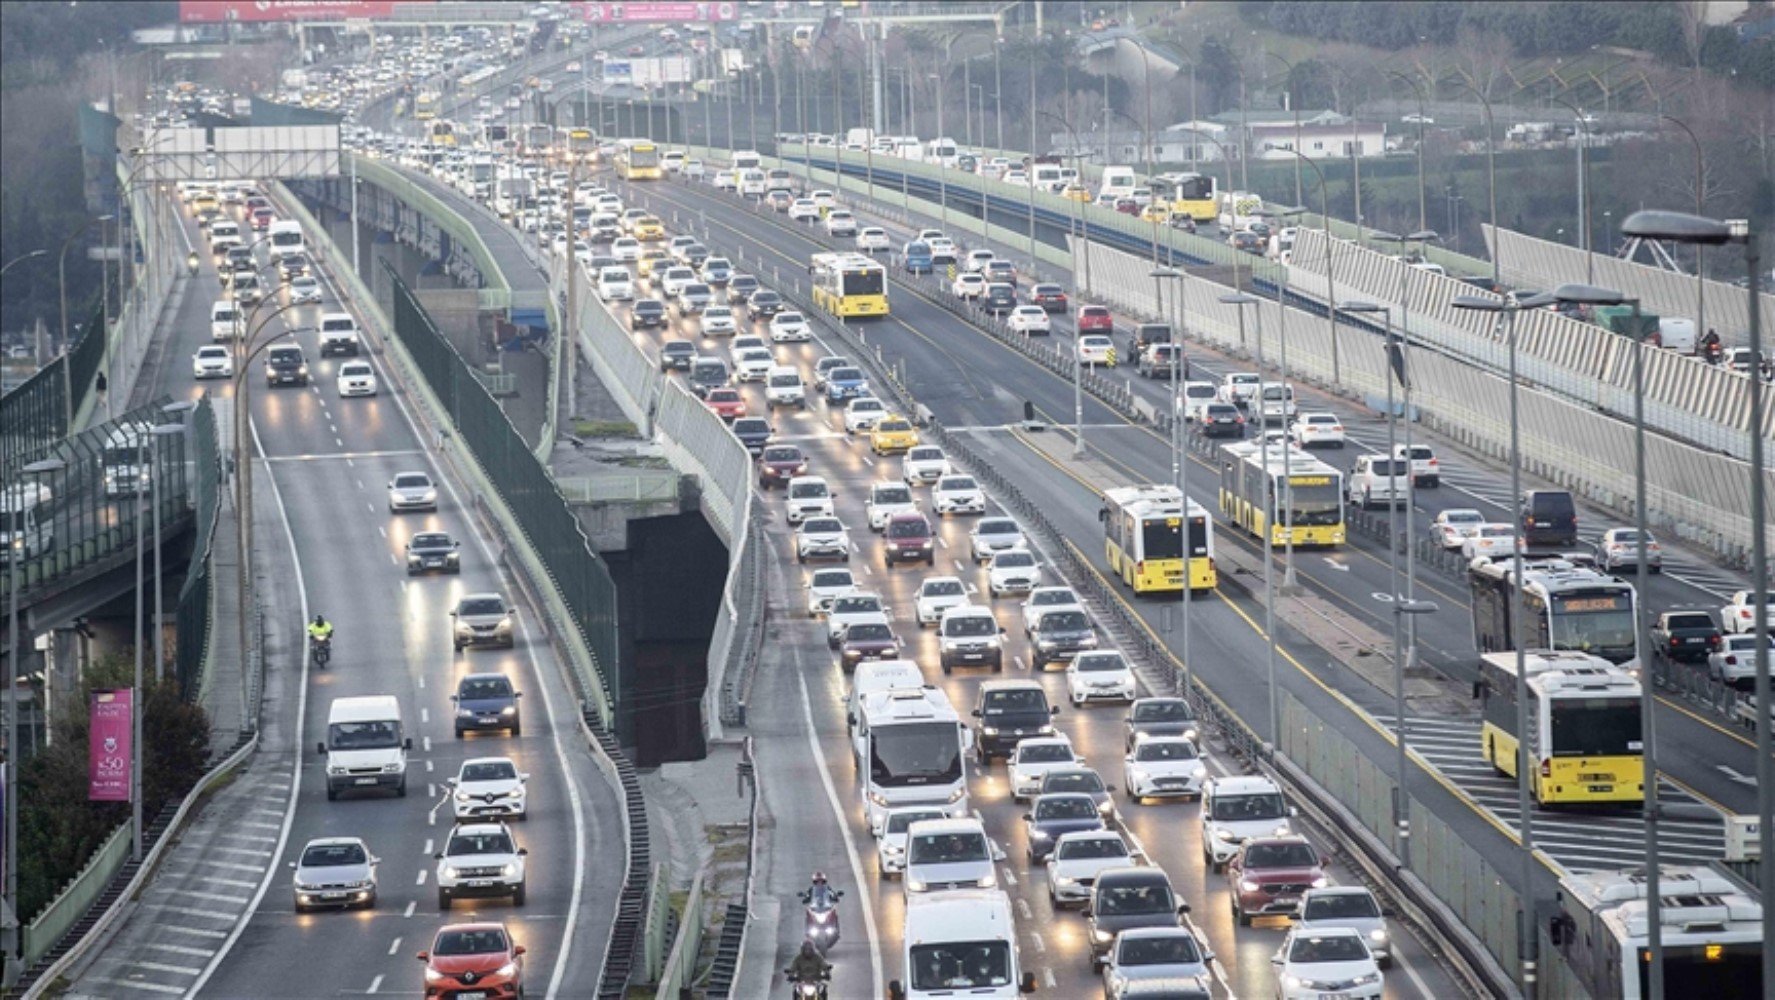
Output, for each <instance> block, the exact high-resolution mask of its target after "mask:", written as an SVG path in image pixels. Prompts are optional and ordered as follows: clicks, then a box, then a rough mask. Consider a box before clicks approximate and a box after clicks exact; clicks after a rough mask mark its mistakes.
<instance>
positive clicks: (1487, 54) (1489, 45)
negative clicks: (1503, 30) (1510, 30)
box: [1455, 26, 1516, 98]
mask: <svg viewBox="0 0 1775 1000" xmlns="http://www.w3.org/2000/svg"><path fill="white" fill-rule="evenodd" d="M1455 53H1456V56H1457V58H1458V59H1459V66H1460V70H1459V72H1460V73H1461V75H1462V76H1463V77H1465V78H1466V80H1467V83H1469V84H1471V85H1472V87H1473V89H1474V90H1477V91H1479V92H1480V93H1481V94H1484V95H1485V96H1486V97H1488V98H1489V97H1492V96H1493V94H1494V91H1495V90H1496V88H1497V87H1498V85H1499V84H1500V83H1501V82H1503V81H1504V80H1506V79H1508V78H1509V74H1510V63H1511V60H1512V59H1514V58H1515V55H1516V51H1515V46H1513V45H1511V44H1510V39H1508V38H1506V37H1504V36H1503V35H1500V34H1497V33H1496V32H1490V31H1480V30H1478V29H1476V28H1472V27H1466V26H1463V27H1462V28H1461V31H1460V35H1459V37H1458V38H1457V39H1456V41H1455Z"/></svg>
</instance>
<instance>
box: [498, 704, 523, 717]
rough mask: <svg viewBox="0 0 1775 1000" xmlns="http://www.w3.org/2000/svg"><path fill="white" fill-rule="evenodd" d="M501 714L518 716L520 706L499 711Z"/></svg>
mask: <svg viewBox="0 0 1775 1000" xmlns="http://www.w3.org/2000/svg"><path fill="white" fill-rule="evenodd" d="M499 714H500V715H517V714H518V706H516V705H507V706H505V707H504V708H502V709H500V710H499Z"/></svg>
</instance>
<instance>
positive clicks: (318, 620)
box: [285, 614, 327, 625]
mask: <svg viewBox="0 0 1775 1000" xmlns="http://www.w3.org/2000/svg"><path fill="white" fill-rule="evenodd" d="M285 620H286V621H287V620H288V619H285ZM314 623H315V624H316V625H325V624H326V623H327V617H326V616H325V615H320V614H317V615H315V616H314Z"/></svg>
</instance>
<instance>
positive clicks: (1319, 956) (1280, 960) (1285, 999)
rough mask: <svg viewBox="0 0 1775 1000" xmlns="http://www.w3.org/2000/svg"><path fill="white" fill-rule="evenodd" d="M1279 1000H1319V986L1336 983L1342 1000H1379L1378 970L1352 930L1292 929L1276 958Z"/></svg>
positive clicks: (1272, 961)
mask: <svg viewBox="0 0 1775 1000" xmlns="http://www.w3.org/2000/svg"><path fill="white" fill-rule="evenodd" d="M1270 967H1271V968H1273V969H1275V970H1276V983H1277V985H1278V987H1279V992H1278V993H1277V996H1278V997H1279V998H1280V1000H1320V998H1321V997H1323V996H1325V991H1324V990H1323V989H1322V984H1325V983H1336V984H1337V986H1338V989H1337V995H1338V997H1340V998H1342V1000H1380V998H1381V969H1380V966H1379V965H1378V964H1377V963H1376V962H1375V960H1374V955H1373V954H1372V953H1371V952H1369V950H1368V942H1366V941H1364V940H1363V939H1362V933H1361V932H1360V931H1358V930H1356V929H1355V928H1353V927H1296V928H1295V929H1294V930H1291V931H1289V932H1288V937H1287V938H1286V939H1284V940H1283V942H1282V947H1281V948H1280V949H1279V950H1277V952H1276V956H1275V957H1274V958H1272V959H1270Z"/></svg>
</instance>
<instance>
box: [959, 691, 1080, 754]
mask: <svg viewBox="0 0 1775 1000" xmlns="http://www.w3.org/2000/svg"><path fill="white" fill-rule="evenodd" d="M1059 712H1060V709H1059V708H1058V707H1057V706H1050V705H1049V704H1048V693H1047V692H1046V691H1044V690H1043V689H1042V686H1041V685H1040V684H1038V683H1036V682H1035V681H987V682H985V683H984V684H981V685H980V688H979V696H978V698H977V699H976V701H975V703H974V718H975V719H976V720H977V721H976V722H975V723H974V756H975V758H976V759H978V760H979V762H980V766H982V767H985V766H987V765H989V764H991V763H992V758H993V757H995V756H998V757H1006V756H1009V755H1010V753H1011V751H1012V750H1013V749H1015V748H1016V746H1017V744H1018V743H1019V742H1021V741H1022V740H1023V739H1024V738H1025V737H1029V736H1052V735H1054V718H1053V717H1054V716H1055V715H1058V714H1059Z"/></svg>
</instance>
